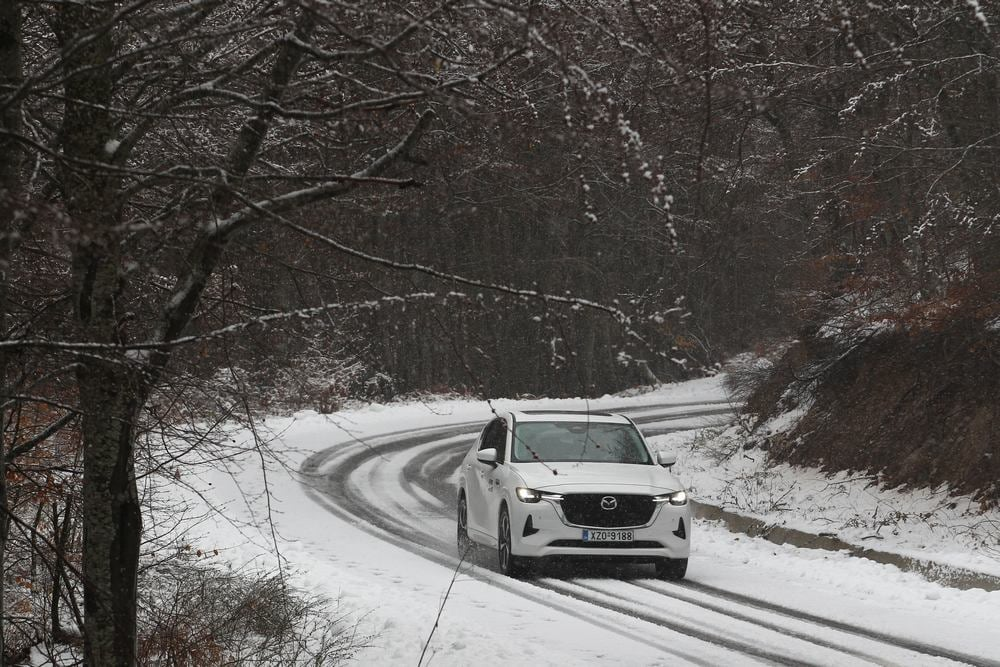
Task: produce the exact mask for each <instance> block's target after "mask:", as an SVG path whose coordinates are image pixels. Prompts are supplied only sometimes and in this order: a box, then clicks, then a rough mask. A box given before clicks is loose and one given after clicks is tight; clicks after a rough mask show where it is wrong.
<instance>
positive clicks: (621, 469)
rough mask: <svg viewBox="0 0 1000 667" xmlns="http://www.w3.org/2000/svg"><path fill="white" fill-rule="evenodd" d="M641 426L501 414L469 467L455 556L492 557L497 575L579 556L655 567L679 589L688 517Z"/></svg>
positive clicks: (598, 418) (623, 420) (556, 415)
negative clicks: (476, 550) (490, 551)
mask: <svg viewBox="0 0 1000 667" xmlns="http://www.w3.org/2000/svg"><path fill="white" fill-rule="evenodd" d="M675 461H676V457H675V456H673V455H670V454H666V453H663V452H660V453H659V454H654V453H653V452H652V451H651V450H650V448H649V445H648V444H646V440H645V439H644V438H643V437H642V434H641V433H640V432H639V429H638V428H637V427H636V425H635V423H634V422H632V420H631V419H629V418H628V417H624V416H622V415H616V414H607V413H593V412H590V413H587V412H559V411H545V412H541V411H523V412H508V413H500V414H498V416H497V417H496V419H493V420H492V421H491V422H490V423H488V424H487V425H486V427H485V428H483V431H482V433H480V435H479V439H478V440H477V441H476V444H475V445H474V446H473V447H472V449H471V450H469V453H468V454H467V455H466V456H465V458H464V459H463V460H462V466H461V470H460V473H461V475H460V478H459V483H458V486H459V488H458V549H459V554H460V555H463V556H464V555H465V553H466V551H467V550H468V549H469V547H470V546H472V543H478V544H483V545H487V546H489V547H495V548H496V550H497V562H498V565H499V567H500V571H501V572H503V573H504V574H507V575H510V576H518V575H521V574H523V573H524V572H525V571H526V570H527V568H528V565H529V564H530V563H531V560H532V559H534V558H541V557H547V556H573V557H588V558H594V557H597V558H604V559H614V560H629V561H632V562H651V563H655V564H656V570H657V574H658V575H659V576H661V577H663V578H666V579H681V578H682V577H684V573H685V572H686V571H687V560H688V553H689V551H690V531H691V507H690V504H689V502H688V498H687V494H686V493H685V491H684V488H683V487H682V486H681V483H680V482H679V481H678V480H677V478H676V477H675V476H674V475H673V474H672V473H671V472H670V471H669V468H670V467H671V466H672V465H673V464H674V462H675Z"/></svg>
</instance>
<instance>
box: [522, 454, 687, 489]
mask: <svg viewBox="0 0 1000 667" xmlns="http://www.w3.org/2000/svg"><path fill="white" fill-rule="evenodd" d="M511 468H512V470H513V471H514V472H515V473H517V475H518V476H519V477H520V478H521V479H522V480H523V481H524V485H525V486H527V487H528V488H531V489H538V490H540V491H551V492H553V493H615V492H617V493H639V494H651V495H655V494H659V493H670V492H672V491H680V490H681V489H683V488H684V487H683V485H681V483H680V481H679V480H678V479H677V478H676V477H675V476H674V475H673V474H672V473H670V472H669V471H668V470H667V469H666V468H663V467H661V466H657V465H632V464H625V463H573V462H569V461H567V462H564V463H551V464H548V465H547V466H546V465H545V464H541V463H512V464H511ZM553 471H555V472H554V473H553Z"/></svg>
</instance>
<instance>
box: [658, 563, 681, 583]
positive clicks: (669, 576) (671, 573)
mask: <svg viewBox="0 0 1000 667" xmlns="http://www.w3.org/2000/svg"><path fill="white" fill-rule="evenodd" d="M687 569H688V559H687V558H664V559H663V560H660V561H657V563H656V576H657V577H659V578H660V579H666V580H667V581H680V580H681V579H683V578H684V575H685V574H687Z"/></svg>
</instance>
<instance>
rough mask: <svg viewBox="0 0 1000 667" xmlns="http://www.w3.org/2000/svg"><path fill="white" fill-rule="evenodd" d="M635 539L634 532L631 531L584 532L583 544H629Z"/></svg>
mask: <svg viewBox="0 0 1000 667" xmlns="http://www.w3.org/2000/svg"><path fill="white" fill-rule="evenodd" d="M634 539H635V531H631V530H585V531H583V541H584V542H631V541H632V540H634Z"/></svg>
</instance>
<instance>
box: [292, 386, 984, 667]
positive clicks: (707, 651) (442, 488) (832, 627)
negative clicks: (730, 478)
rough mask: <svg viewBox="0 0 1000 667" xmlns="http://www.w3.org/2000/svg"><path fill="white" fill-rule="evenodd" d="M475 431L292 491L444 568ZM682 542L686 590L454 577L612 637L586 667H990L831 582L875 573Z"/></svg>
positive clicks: (923, 617)
mask: <svg viewBox="0 0 1000 667" xmlns="http://www.w3.org/2000/svg"><path fill="white" fill-rule="evenodd" d="M626 411H627V412H629V413H630V414H631V415H632V416H633V417H634V418H635V419H636V420H637V421H638V422H639V423H640V424H641V426H642V428H643V430H644V431H645V432H646V433H647V434H648V435H655V434H662V433H667V432H670V431H676V430H688V429H691V428H694V427H696V426H702V425H706V424H707V423H711V422H712V421H713V420H715V421H718V420H720V419H727V418H728V416H727V413H728V408H727V407H725V406H722V405H720V404H710V403H701V404H697V405H692V404H680V403H677V404H672V405H645V406H642V407H641V408H638V407H637V408H636V409H634V410H626ZM482 423H483V421H482V420H477V421H474V422H464V423H456V424H452V425H448V426H444V427H441V426H438V427H432V428H424V429H417V430H407V431H399V432H395V433H385V434H382V435H378V436H375V437H371V436H370V437H366V438H365V441H364V442H356V443H354V444H343V443H342V444H339V445H337V446H333V447H330V448H328V449H324V450H322V451H319V452H316V453H315V454H313V455H311V456H309V457H308V458H307V459H306V460H305V462H304V463H303V464H302V467H301V473H302V474H303V479H304V481H303V485H304V486H305V487H306V492H307V494H308V495H309V496H310V497H311V498H312V499H313V500H315V501H316V502H317V503H319V504H320V505H321V506H322V507H324V508H325V509H326V510H328V511H329V512H331V513H333V514H334V515H335V516H337V517H339V518H340V519H342V520H343V521H345V522H347V523H349V524H352V525H353V526H355V527H357V528H360V529H362V530H364V531H365V532H367V533H369V534H370V535H372V536H374V537H376V538H377V539H378V540H380V541H382V542H385V543H388V544H390V545H393V546H394V547H401V548H402V549H405V550H407V551H409V552H411V553H413V554H416V555H419V556H420V557H421V558H424V559H426V560H428V561H431V562H433V563H436V564H438V565H440V566H444V567H447V568H454V567H455V566H456V565H457V558H456V557H455V544H454V535H455V521H454V516H455V513H456V508H455V500H456V499H455V488H456V487H455V480H456V475H457V469H458V464H459V461H460V459H461V457H462V456H463V455H464V453H465V451H466V450H467V448H468V447H469V446H470V444H471V439H472V438H473V437H474V435H475V434H476V433H477V432H478V430H479V429H480V428H481V425H482ZM693 540H694V542H693V544H694V547H695V550H694V552H693V553H692V560H691V565H690V569H689V571H688V578H687V580H685V581H683V582H680V583H672V582H671V583H668V582H662V581H659V580H656V579H654V578H652V571H651V568H648V567H644V566H638V565H634V566H611V565H608V566H597V567H596V569H592V568H591V569H588V570H587V571H586V572H581V571H580V570H574V569H571V568H568V567H565V566H562V567H561V566H559V565H554V566H547V567H545V568H543V569H542V570H541V571H540V572H539V573H538V576H537V577H536V578H534V579H531V580H529V581H526V582H522V581H513V580H509V579H507V578H505V577H503V576H501V575H499V574H498V573H497V572H496V571H495V568H494V565H493V561H494V558H493V554H492V553H487V552H486V550H484V549H480V550H479V553H477V554H476V555H475V556H474V557H473V559H472V561H473V562H472V564H464V565H463V566H462V567H463V569H462V577H463V578H465V579H466V580H474V581H478V582H482V583H485V584H487V585H488V586H490V587H492V588H493V589H499V591H502V593H501V594H503V595H513V596H517V598H519V599H521V600H522V601H523V604H525V605H529V604H530V605H531V606H532V608H535V605H539V606H541V607H543V608H545V609H547V611H548V613H547V614H545V615H544V618H545V619H546V622H551V623H556V624H558V625H559V627H560V628H563V630H564V629H565V628H566V627H567V624H568V625H570V626H572V627H573V628H575V630H574V631H573V632H574V633H576V634H577V635H578V636H583V635H586V634H587V633H590V632H599V633H601V634H602V635H609V636H611V637H617V639H615V640H614V642H615V644H617V646H608V647H607V650H606V651H604V652H603V653H595V654H593V663H594V664H603V663H605V662H611V661H617V662H622V663H629V661H630V660H633V659H634V660H636V661H642V662H650V659H649V658H648V657H643V658H638V657H634V658H633V657H629V656H640V655H641V656H650V655H652V656H660V657H661V658H662V661H663V664H667V663H677V662H682V663H688V664H703V665H717V664H757V663H763V664H796V665H799V664H809V665H854V664H894V665H937V664H942V665H943V664H963V663H965V664H981V665H1000V660H998V658H997V656H998V654H1000V651H998V650H994V649H995V648H996V647H1000V642H996V643H994V642H993V640H992V637H987V636H986V633H988V632H989V630H988V627H990V626H989V619H984V624H983V625H979V626H977V625H976V624H975V623H973V622H968V621H962V620H953V619H949V618H941V617H940V611H939V610H936V609H935V608H934V607H933V606H932V605H927V606H926V607H924V606H923V605H920V604H919V603H917V604H915V603H914V602H913V601H912V599H911V597H912V596H909V595H908V592H907V591H906V590H905V589H906V583H905V581H900V582H894V581H891V580H887V581H883V582H882V583H881V584H880V585H877V587H875V588H872V586H874V584H872V585H869V588H872V590H870V591H869V592H867V593H866V592H865V590H864V589H863V587H862V588H861V589H859V587H858V586H857V585H840V584H838V582H837V577H838V576H839V577H842V578H843V579H844V580H845V583H846V581H851V580H853V579H854V578H855V577H862V581H864V580H866V578H870V579H873V580H874V581H876V582H878V580H879V571H878V570H877V568H879V567H885V566H877V565H876V564H874V563H868V562H866V561H863V562H862V563H863V564H862V565H860V566H859V564H858V563H857V559H848V558H847V557H842V556H840V555H839V554H834V555H833V556H818V555H817V554H815V553H811V552H812V550H803V549H794V548H788V547H775V546H774V545H766V546H764V545H760V544H747V543H748V542H756V541H754V540H748V539H747V538H744V539H743V543H740V542H739V538H738V537H734V536H732V535H730V534H728V533H725V532H724V531H722V530H721V529H720V528H718V527H715V526H704V525H702V523H700V522H699V523H696V525H695V527H694V533H693ZM737 547H738V548H737ZM748 549H749V551H748ZM748 554H750V556H748ZM755 554H756V555H755ZM872 568H876V569H874V570H873V569H872ZM820 572H822V573H823V575H822V576H816V575H817V573H820ZM831 572H833V573H834V574H833V575H831V574H830V573H831ZM889 579H891V578H889ZM894 587H899V588H900V590H898V591H897V590H894ZM859 590H860V591H861V592H859ZM869 593H870V594H869ZM449 604H450V602H449ZM515 606H516V605H515ZM488 618H492V617H491V616H489V615H488V614H487V615H484V621H483V622H484V623H486V622H489V621H487V620H486V619H488ZM539 618H541V616H539ZM588 627H589V628H591V630H588V629H587V628H588ZM989 634H992V633H989ZM538 636H541V637H544V631H542V632H541V633H539V632H538V629H537V628H535V629H533V630H532V633H531V634H528V635H526V640H534V639H535V638H536V637H538ZM583 643H586V642H583ZM629 646H631V647H634V648H623V647H629ZM640 647H641V650H640ZM637 651H638V652H637ZM616 655H617V656H619V658H617V659H616V657H615V656H616ZM622 656H624V658H622Z"/></svg>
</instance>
